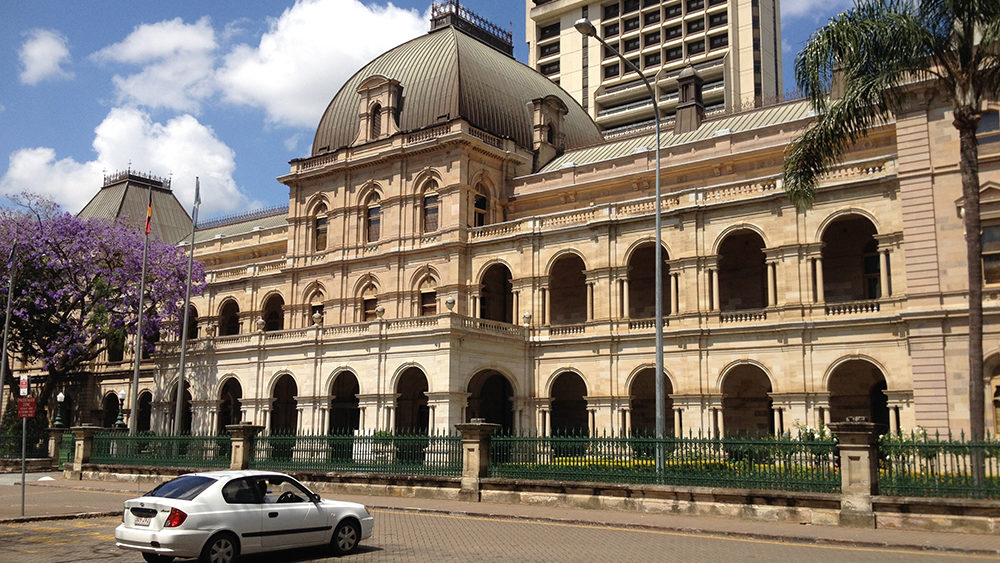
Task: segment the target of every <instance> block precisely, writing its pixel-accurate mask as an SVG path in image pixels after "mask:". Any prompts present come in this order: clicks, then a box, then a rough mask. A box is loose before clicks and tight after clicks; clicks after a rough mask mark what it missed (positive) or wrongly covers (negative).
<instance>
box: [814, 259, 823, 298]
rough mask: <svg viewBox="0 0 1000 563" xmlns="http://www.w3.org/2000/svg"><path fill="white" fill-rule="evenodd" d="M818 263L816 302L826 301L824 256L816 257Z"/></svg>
mask: <svg viewBox="0 0 1000 563" xmlns="http://www.w3.org/2000/svg"><path fill="white" fill-rule="evenodd" d="M814 260H815V263H816V302H817V303H825V302H826V295H825V293H824V292H823V258H822V257H819V258H815V259H814Z"/></svg>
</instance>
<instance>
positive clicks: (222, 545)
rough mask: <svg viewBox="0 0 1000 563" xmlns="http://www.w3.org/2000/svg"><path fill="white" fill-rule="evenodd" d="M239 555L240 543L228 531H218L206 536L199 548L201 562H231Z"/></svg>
mask: <svg viewBox="0 0 1000 563" xmlns="http://www.w3.org/2000/svg"><path fill="white" fill-rule="evenodd" d="M239 556H240V544H239V540H237V539H236V536H234V535H233V534H230V533H229V532H219V533H218V534H215V535H214V536H212V537H210V538H208V541H207V542H205V547H203V548H202V549H201V557H199V558H198V561H200V562H201V563H233V561H236V559H237V558H238V557H239Z"/></svg>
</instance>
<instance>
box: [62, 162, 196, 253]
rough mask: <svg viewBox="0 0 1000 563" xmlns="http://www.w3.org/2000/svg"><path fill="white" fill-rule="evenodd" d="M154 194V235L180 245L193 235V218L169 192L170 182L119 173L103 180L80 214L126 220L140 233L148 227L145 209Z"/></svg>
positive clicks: (86, 216) (168, 242) (85, 217)
mask: <svg viewBox="0 0 1000 563" xmlns="http://www.w3.org/2000/svg"><path fill="white" fill-rule="evenodd" d="M150 190H152V198H153V221H152V228H151V233H152V234H153V236H156V237H157V238H159V239H160V240H162V241H163V242H165V243H167V244H177V243H178V242H180V241H181V240H182V239H183V238H184V237H186V236H188V235H190V234H191V217H190V216H188V214H187V212H186V211H184V208H183V207H182V206H181V204H180V202H179V201H177V198H176V197H174V193H173V192H172V191H171V190H170V180H168V179H164V178H155V177H153V176H145V175H141V174H138V173H136V172H133V171H131V170H128V171H125V172H117V173H114V174H111V175H108V176H105V178H104V186H103V187H102V188H101V189H100V190H98V192H97V194H95V195H94V197H93V198H91V200H90V202H89V203H87V205H85V206H84V207H83V209H81V210H80V212H79V213H77V216H78V217H80V218H81V219H105V220H112V219H116V218H119V217H122V218H127V222H128V224H130V225H132V226H134V227H135V228H137V229H144V228H145V226H146V205H147V204H148V202H149V191H150Z"/></svg>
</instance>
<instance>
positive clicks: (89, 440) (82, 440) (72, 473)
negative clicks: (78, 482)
mask: <svg viewBox="0 0 1000 563" xmlns="http://www.w3.org/2000/svg"><path fill="white" fill-rule="evenodd" d="M71 430H72V431H73V436H74V437H75V439H76V444H74V448H73V468H72V469H65V470H63V476H64V477H66V478H67V479H81V478H82V477H83V464H85V463H90V452H91V451H92V450H93V449H94V434H96V433H97V432H99V431H102V430H106V429H105V428H101V427H100V426H92V425H90V424H85V425H83V426H74V427H73V428H71Z"/></svg>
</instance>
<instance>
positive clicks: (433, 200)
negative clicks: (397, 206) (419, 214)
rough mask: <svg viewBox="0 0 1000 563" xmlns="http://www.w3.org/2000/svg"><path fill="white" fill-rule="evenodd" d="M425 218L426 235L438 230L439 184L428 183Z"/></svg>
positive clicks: (424, 210)
mask: <svg viewBox="0 0 1000 563" xmlns="http://www.w3.org/2000/svg"><path fill="white" fill-rule="evenodd" d="M423 217H424V232H425V233H430V232H434V231H436V230H438V194H437V182H434V181H430V182H427V185H426V186H425V187H424V203H423Z"/></svg>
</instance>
